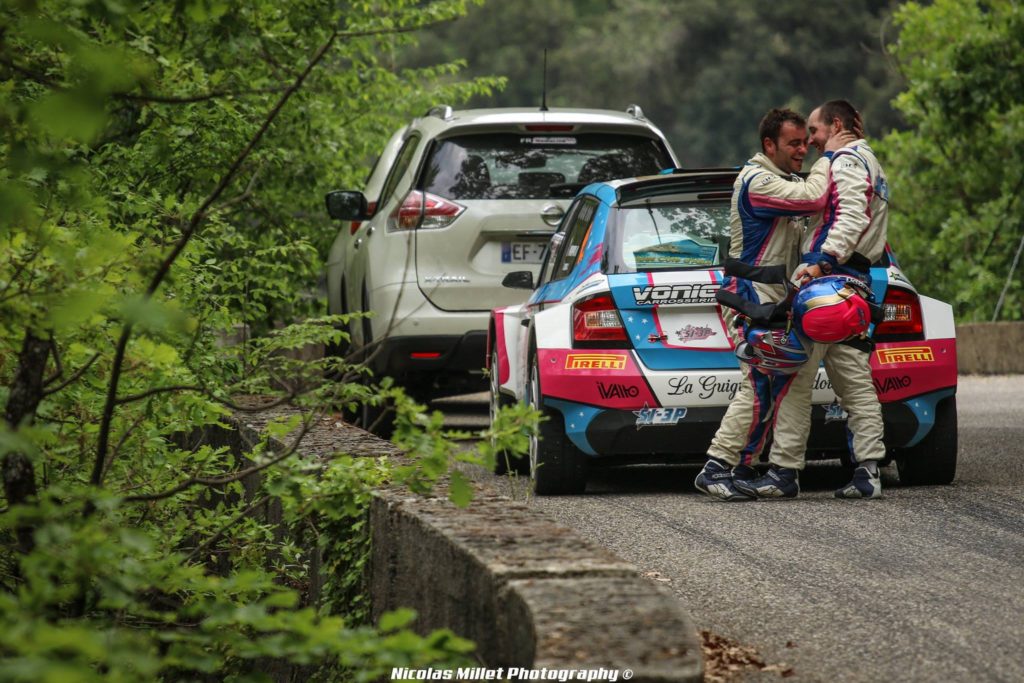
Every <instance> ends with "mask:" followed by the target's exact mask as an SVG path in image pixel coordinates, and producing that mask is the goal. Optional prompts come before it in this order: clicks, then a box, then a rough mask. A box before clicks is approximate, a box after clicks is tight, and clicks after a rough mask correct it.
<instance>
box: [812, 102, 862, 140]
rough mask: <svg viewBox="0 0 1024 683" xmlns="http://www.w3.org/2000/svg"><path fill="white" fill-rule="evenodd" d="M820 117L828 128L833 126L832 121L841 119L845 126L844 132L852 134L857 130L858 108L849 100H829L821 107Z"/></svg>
mask: <svg viewBox="0 0 1024 683" xmlns="http://www.w3.org/2000/svg"><path fill="white" fill-rule="evenodd" d="M820 115H821V121H822V123H824V124H825V125H826V126H831V125H832V121H834V120H835V119H839V122H840V123H842V124H843V130H848V131H850V132H851V133H852V132H853V130H854V129H855V128H857V117H858V114H857V108H856V107H854V106H853V105H852V104H850V103H849V102H848V101H847V100H829V101H828V102H826V103H825V104H823V105H821V112H820ZM861 125H863V122H862V123H861Z"/></svg>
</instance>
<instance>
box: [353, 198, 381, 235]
mask: <svg viewBox="0 0 1024 683" xmlns="http://www.w3.org/2000/svg"><path fill="white" fill-rule="evenodd" d="M376 210H377V202H370V203H369V204H367V205H366V215H367V216H370V217H372V216H373V212H374V211H376ZM362 224H363V222H362V221H352V225H350V226H349V229H348V232H349V234H350V235H354V234H356V231H357V230H359V226H360V225H362Z"/></svg>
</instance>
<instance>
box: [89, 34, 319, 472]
mask: <svg viewBox="0 0 1024 683" xmlns="http://www.w3.org/2000/svg"><path fill="white" fill-rule="evenodd" d="M337 38H338V32H337V31H334V32H332V33H331V35H330V36H329V37H328V38H327V40H325V41H324V43H323V44H322V45H321V46H320V47H319V48H318V49H317V50H316V52H315V53H314V54H313V56H312V58H311V59H310V60H309V63H308V64H306V68H305V69H304V70H303V71H302V73H300V74H299V75H298V76H297V77H296V79H295V80H294V81H293V82H292V84H291V85H290V86H288V88H287V89H286V90H285V91H284V92H283V93H282V94H281V97H280V98H278V100H277V103H276V104H275V105H274V106H273V107H272V108H271V110H270V112H268V113H267V115H266V117H264V119H263V124H262V125H261V126H260V128H259V130H257V131H256V133H255V134H254V135H253V136H252V138H251V139H250V140H249V143H248V144H247V145H246V146H245V148H244V149H243V150H242V151H241V152H240V153H239V154H238V157H237V158H236V159H235V161H234V162H233V163H232V164H231V166H230V167H229V168H228V170H227V172H226V173H225V174H224V176H223V177H222V178H221V180H220V182H219V183H217V186H216V187H215V188H214V189H213V191H212V192H211V193H210V194H209V195H208V196H207V197H206V199H205V200H203V203H202V204H201V205H200V206H199V208H198V209H196V211H195V213H194V214H192V218H191V220H189V223H188V225H187V226H186V227H185V230H184V231H183V232H182V234H181V237H179V238H178V241H177V243H176V244H175V245H174V247H173V248H172V249H171V251H170V253H169V254H167V256H166V257H165V258H164V260H163V262H162V263H161V264H160V267H159V268H158V269H157V271H156V273H155V274H154V275H153V279H152V280H151V281H150V283H149V287H147V288H146V293H145V298H147V299H148V298H150V297H152V296H153V294H154V293H155V292H156V290H157V289H159V287H160V285H161V284H162V283H163V281H164V278H166V277H167V275H168V273H170V270H171V265H172V264H173V263H174V262H175V261H176V260H177V258H178V256H179V255H180V254H181V252H182V251H183V250H184V249H185V247H186V245H188V243H189V240H191V239H192V236H193V235H194V234H195V232H196V230H198V228H199V226H200V224H201V223H202V222H203V220H204V219H205V218H206V213H207V211H208V210H209V209H210V207H211V206H212V205H213V204H214V203H215V202H216V201H217V200H218V199H219V198H220V196H221V194H223V193H224V191H225V190H226V189H227V188H228V186H229V185H231V183H232V182H233V181H234V179H235V176H237V175H238V172H239V169H241V167H242V164H243V163H244V162H245V160H246V159H247V158H249V155H250V154H251V153H252V151H253V149H255V148H256V145H258V144H259V143H260V141H261V140H262V139H263V136H264V135H265V134H266V132H267V130H269V129H270V125H271V124H272V123H273V122H274V120H275V119H276V118H277V116H278V114H280V113H281V110H282V109H284V105H285V104H287V102H288V100H289V99H291V96H292V95H294V94H295V93H296V92H298V90H299V88H301V87H302V84H303V83H305V81H306V78H308V77H309V74H310V73H312V71H313V69H314V68H315V67H316V65H317V64H319V63H320V61H321V60H322V59H323V58H324V56H325V55H326V54H327V51H328V50H330V48H331V46H332V45H333V44H334V41H335V40H337ZM131 334H132V325H131V323H126V324H125V326H124V327H123V328H122V330H121V336H120V338H119V339H118V341H117V348H116V351H115V353H114V361H113V367H112V369H111V374H110V385H109V386H108V387H107V398H106V402H105V404H104V406H103V417H102V419H101V422H100V430H99V436H98V438H97V444H96V457H95V459H94V460H93V470H92V476H91V477H90V482H91V483H92V484H93V485H94V486H99V485H101V484H102V482H103V467H104V463H105V462H106V460H107V449H108V447H109V444H110V428H111V424H112V422H113V417H114V409H115V408H116V406H117V387H118V384H119V382H120V379H121V370H122V367H123V366H124V356H125V351H126V350H127V348H128V340H129V339H130V338H131Z"/></svg>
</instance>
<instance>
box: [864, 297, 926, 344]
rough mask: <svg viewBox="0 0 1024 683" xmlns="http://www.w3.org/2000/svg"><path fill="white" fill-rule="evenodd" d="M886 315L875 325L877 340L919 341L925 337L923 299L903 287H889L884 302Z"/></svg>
mask: <svg viewBox="0 0 1024 683" xmlns="http://www.w3.org/2000/svg"><path fill="white" fill-rule="evenodd" d="M882 312H883V314H884V317H883V318H882V322H880V323H878V325H876V326H875V334H874V339H875V341H918V340H921V339H924V322H923V318H922V316H921V300H920V299H918V298H917V294H915V293H914V292H911V291H910V290H908V289H902V288H901V287H889V289H888V291H886V293H885V301H883V302H882Z"/></svg>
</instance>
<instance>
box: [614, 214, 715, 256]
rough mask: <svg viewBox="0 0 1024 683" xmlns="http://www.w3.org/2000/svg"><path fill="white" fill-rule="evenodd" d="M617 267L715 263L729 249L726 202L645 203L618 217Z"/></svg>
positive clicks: (615, 245)
mask: <svg viewBox="0 0 1024 683" xmlns="http://www.w3.org/2000/svg"><path fill="white" fill-rule="evenodd" d="M614 220H615V225H616V229H615V230H614V231H613V233H612V234H613V239H614V247H615V248H613V250H612V252H613V260H614V261H615V262H616V263H615V265H616V266H617V267H616V268H615V272H638V271H655V270H679V269H692V268H713V267H716V266H720V265H722V263H723V261H724V260H725V258H726V256H727V255H728V253H729V206H728V204H725V203H721V204H706V203H684V204H653V203H643V204H637V205H634V206H630V207H623V208H619V209H618V210H617V211H616V216H615V218H614Z"/></svg>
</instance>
